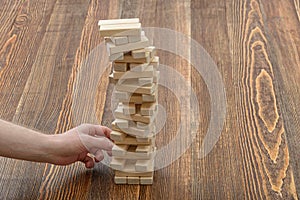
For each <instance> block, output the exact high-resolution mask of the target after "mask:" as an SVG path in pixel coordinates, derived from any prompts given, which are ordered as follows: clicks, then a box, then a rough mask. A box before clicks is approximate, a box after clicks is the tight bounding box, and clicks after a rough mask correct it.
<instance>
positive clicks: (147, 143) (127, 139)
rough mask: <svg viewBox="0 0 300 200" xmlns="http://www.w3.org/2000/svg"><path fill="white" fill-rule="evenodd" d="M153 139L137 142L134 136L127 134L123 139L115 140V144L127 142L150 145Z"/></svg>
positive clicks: (129, 143)
mask: <svg viewBox="0 0 300 200" xmlns="http://www.w3.org/2000/svg"><path fill="white" fill-rule="evenodd" d="M153 142H154V140H153V139H152V138H151V139H149V141H148V142H138V141H137V140H136V138H135V137H130V136H127V137H126V138H125V139H124V140H122V141H120V142H119V141H115V144H117V145H119V144H128V145H151V144H153Z"/></svg>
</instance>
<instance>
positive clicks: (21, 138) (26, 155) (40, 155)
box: [0, 120, 55, 162]
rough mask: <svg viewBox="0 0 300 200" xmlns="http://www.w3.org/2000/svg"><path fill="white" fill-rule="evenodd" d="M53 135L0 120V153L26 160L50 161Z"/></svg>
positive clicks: (53, 141) (53, 144)
mask: <svg viewBox="0 0 300 200" xmlns="http://www.w3.org/2000/svg"><path fill="white" fill-rule="evenodd" d="M54 146H55V140H53V137H51V136H48V135H45V134H41V133H39V132H37V131H34V130H30V129H27V128H24V127H21V126H17V125H15V124H12V123H9V122H6V121H3V120H0V155H1V156H5V157H10V158H16V159H23V160H28V161H38V162H50V159H51V158H50V154H49V152H51V148H54Z"/></svg>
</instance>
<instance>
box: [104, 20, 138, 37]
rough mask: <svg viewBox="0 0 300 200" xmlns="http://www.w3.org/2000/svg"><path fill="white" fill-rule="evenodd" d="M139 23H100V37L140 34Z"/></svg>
mask: <svg viewBox="0 0 300 200" xmlns="http://www.w3.org/2000/svg"><path fill="white" fill-rule="evenodd" d="M140 34H141V23H130V24H105V25H100V35H101V36H102V37H111V36H114V37H116V36H128V35H140Z"/></svg>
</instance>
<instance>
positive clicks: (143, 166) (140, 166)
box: [135, 160, 154, 172]
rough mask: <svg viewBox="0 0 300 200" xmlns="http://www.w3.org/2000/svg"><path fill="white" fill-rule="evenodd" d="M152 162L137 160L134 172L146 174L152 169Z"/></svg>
mask: <svg viewBox="0 0 300 200" xmlns="http://www.w3.org/2000/svg"><path fill="white" fill-rule="evenodd" d="M153 162H154V161H153V160H137V161H136V164H135V170H136V171H137V172H147V171H149V170H151V169H152V168H153Z"/></svg>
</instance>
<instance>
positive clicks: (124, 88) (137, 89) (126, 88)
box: [115, 83, 157, 94]
mask: <svg viewBox="0 0 300 200" xmlns="http://www.w3.org/2000/svg"><path fill="white" fill-rule="evenodd" d="M115 89H116V90H117V91H121V92H131V93H137V94H153V93H154V91H155V90H156V89H157V85H156V84H154V83H152V84H151V85H150V86H142V87H141V86H138V85H125V84H116V86H115Z"/></svg>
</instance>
